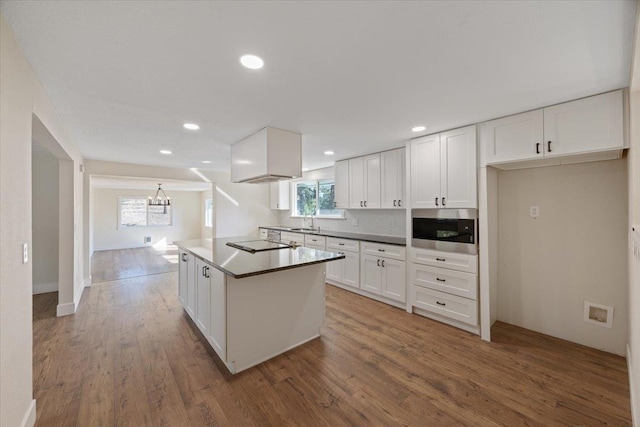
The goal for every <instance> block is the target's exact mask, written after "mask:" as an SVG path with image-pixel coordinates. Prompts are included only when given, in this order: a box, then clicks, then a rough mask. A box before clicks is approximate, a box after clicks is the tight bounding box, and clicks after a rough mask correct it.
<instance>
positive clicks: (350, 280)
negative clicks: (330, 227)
mask: <svg viewBox="0 0 640 427" xmlns="http://www.w3.org/2000/svg"><path fill="white" fill-rule="evenodd" d="M343 253H344V256H345V258H344V260H343V261H344V264H343V270H342V283H344V284H345V285H349V286H353V287H354V288H358V287H360V254H358V253H355V252H343Z"/></svg>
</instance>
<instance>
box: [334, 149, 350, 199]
mask: <svg viewBox="0 0 640 427" xmlns="http://www.w3.org/2000/svg"><path fill="white" fill-rule="evenodd" d="M334 179H335V192H336V194H335V199H334V206H335V207H336V208H339V209H349V160H341V161H339V162H336V163H335V173H334Z"/></svg>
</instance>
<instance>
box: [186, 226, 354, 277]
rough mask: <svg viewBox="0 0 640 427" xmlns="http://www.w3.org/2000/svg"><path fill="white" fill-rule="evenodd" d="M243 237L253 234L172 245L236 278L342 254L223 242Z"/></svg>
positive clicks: (312, 262)
mask: <svg viewBox="0 0 640 427" xmlns="http://www.w3.org/2000/svg"><path fill="white" fill-rule="evenodd" d="M247 240H256V237H247V236H240V237H225V238H221V239H194V240H182V241H179V242H175V245H176V246H178V247H179V248H181V249H184V250H185V251H187V252H190V253H192V254H193V255H195V256H196V257H198V258H200V259H202V260H204V261H206V262H207V263H209V264H211V265H212V266H213V267H215V268H217V269H218V270H220V271H222V272H223V273H225V274H227V275H229V276H231V277H233V278H236V279H241V278H243V277H249V276H256V275H258V274H265V273H271V272H274V271H280V270H287V269H289V268H297V267H304V266H307V265H312V264H319V263H323V262H329V261H334V260H337V259H342V258H344V255H339V254H337V253H334V252H327V251H321V250H317V249H311V248H305V247H302V246H298V247H297V248H295V249H293V248H285V249H276V250H272V251H264V252H256V253H250V252H246V251H243V250H241V249H235V248H232V247H231V246H227V242H242V241H247Z"/></svg>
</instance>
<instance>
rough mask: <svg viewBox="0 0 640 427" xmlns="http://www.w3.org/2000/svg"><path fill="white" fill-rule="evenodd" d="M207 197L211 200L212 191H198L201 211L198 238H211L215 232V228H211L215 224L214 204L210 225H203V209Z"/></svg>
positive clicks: (204, 218)
mask: <svg viewBox="0 0 640 427" xmlns="http://www.w3.org/2000/svg"><path fill="white" fill-rule="evenodd" d="M207 199H212V200H213V191H211V190H207V191H201V192H200V212H202V220H201V221H200V238H201V239H211V238H212V237H213V235H214V234H215V230H214V229H213V226H214V225H215V206H214V212H213V213H212V218H211V227H207V226H206V225H205V223H206V222H205V221H206V211H205V209H206V201H207Z"/></svg>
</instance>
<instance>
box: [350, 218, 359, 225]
mask: <svg viewBox="0 0 640 427" xmlns="http://www.w3.org/2000/svg"><path fill="white" fill-rule="evenodd" d="M351 225H353V226H354V227H357V226H358V220H357V219H355V218H353V219H352V220H351Z"/></svg>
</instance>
